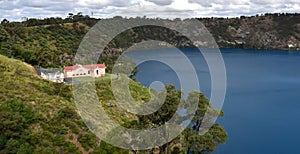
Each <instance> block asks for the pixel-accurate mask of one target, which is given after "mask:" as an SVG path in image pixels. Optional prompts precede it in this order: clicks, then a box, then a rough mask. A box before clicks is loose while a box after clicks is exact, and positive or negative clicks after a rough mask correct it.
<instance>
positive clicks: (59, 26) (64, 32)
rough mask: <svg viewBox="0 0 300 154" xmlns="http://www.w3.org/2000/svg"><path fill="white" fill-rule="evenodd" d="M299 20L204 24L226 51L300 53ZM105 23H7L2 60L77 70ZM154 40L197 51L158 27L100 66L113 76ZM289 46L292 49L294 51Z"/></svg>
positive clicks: (113, 49) (127, 34)
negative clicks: (135, 50)
mask: <svg viewBox="0 0 300 154" xmlns="http://www.w3.org/2000/svg"><path fill="white" fill-rule="evenodd" d="M115 18H119V19H122V17H115ZM299 19H300V15H299V14H297V13H295V14H291V13H282V14H278V13H274V14H265V15H260V16H259V15H257V16H252V17H245V16H241V17H240V18H198V20H199V21H201V22H202V23H203V24H204V25H205V26H206V27H207V29H208V30H209V31H210V32H211V33H212V35H213V36H214V38H215V40H216V42H217V43H218V45H219V46H220V47H238V48H254V49H297V48H299V22H298V21H299ZM99 20H100V19H94V18H90V17H89V16H85V15H82V13H80V12H79V13H77V14H72V13H70V14H69V16H68V18H66V19H62V18H46V19H27V20H26V21H23V22H9V21H8V20H6V19H4V20H3V21H2V22H1V25H0V54H2V55H6V56H8V57H11V58H15V59H20V60H22V61H24V62H27V63H29V64H31V65H33V66H35V67H56V68H57V67H63V66H66V65H71V64H73V60H74V56H75V54H76V51H77V49H78V47H79V44H80V42H81V40H82V39H83V37H84V36H85V34H86V33H87V32H88V30H89V29H90V28H91V27H92V26H93V25H95V24H96V23H97V22H98V21H99ZM124 20H125V19H124ZM145 20H162V19H145ZM153 39H154V40H162V41H166V42H168V43H170V44H173V45H175V46H177V47H186V46H189V47H190V46H192V42H189V41H188V39H187V38H185V37H183V36H181V35H180V34H178V33H177V32H174V31H171V30H169V29H164V28H161V27H156V26H144V27H136V28H133V29H129V30H127V31H124V32H123V33H121V34H120V35H118V36H117V37H116V38H114V39H113V40H112V41H111V42H110V43H109V45H108V46H107V48H106V50H105V52H104V53H103V54H102V55H101V58H100V60H99V62H100V63H105V64H107V66H108V72H111V70H112V67H113V64H114V62H115V61H116V59H117V58H118V57H119V55H120V54H121V53H122V52H123V51H124V50H125V49H127V48H128V47H130V46H131V45H133V44H134V43H139V42H141V41H143V40H153ZM289 45H292V47H288V46H289ZM135 71H136V70H135Z"/></svg>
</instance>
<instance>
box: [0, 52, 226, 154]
mask: <svg viewBox="0 0 300 154" xmlns="http://www.w3.org/2000/svg"><path fill="white" fill-rule="evenodd" d="M0 76H1V78H0V120H1V123H0V131H1V135H0V153H70V154H71V153H72V154H74V153H75V154H76V153H78V154H79V153H124V154H125V153H132V152H133V151H128V150H124V149H119V148H116V147H113V146H111V145H109V144H107V143H105V142H103V141H100V139H98V138H97V137H96V136H95V135H93V134H92V133H91V132H90V131H89V129H88V128H87V127H86V125H85V124H84V122H83V121H82V119H81V117H80V116H79V115H78V111H77V109H76V107H75V104H74V102H73V97H72V87H71V85H65V84H60V83H53V82H50V81H47V80H43V79H41V78H40V77H38V76H37V75H36V74H35V72H34V69H33V67H32V66H30V65H28V64H26V63H24V62H21V61H19V60H14V59H10V58H7V57H5V56H2V55H0ZM129 86H130V92H131V94H132V96H133V97H134V99H136V100H137V101H139V102H143V101H148V100H149V99H150V95H149V92H148V89H147V88H145V87H142V86H141V85H140V84H139V83H136V82H134V81H130V82H129ZM96 87H97V94H98V96H99V99H100V100H101V103H102V105H103V107H104V108H105V110H106V112H107V113H108V114H110V115H112V117H113V118H114V119H115V120H116V121H118V122H119V123H120V124H122V125H123V126H126V127H130V128H133V127H143V128H148V127H149V126H151V125H152V126H153V125H156V126H157V125H160V124H162V123H163V122H165V121H166V120H167V119H169V118H170V116H171V115H172V114H174V111H175V109H176V108H177V103H178V102H179V101H181V100H180V97H179V95H180V94H181V91H178V90H176V89H175V87H174V86H171V85H170V86H167V89H168V95H167V100H166V102H165V105H164V106H163V107H162V108H161V109H160V110H159V111H157V112H155V113H153V114H151V115H148V116H146V117H144V116H136V115H134V114H132V113H129V112H128V111H124V110H122V109H121V108H119V107H118V106H116V105H113V106H110V105H107V103H112V104H113V103H114V101H115V99H114V96H113V94H112V91H111V89H110V81H109V80H96ZM195 94H196V95H193V96H195V97H200V98H201V99H200V100H201V101H199V106H200V107H201V106H202V108H201V109H202V110H198V111H197V115H199V117H201V116H203V111H206V110H207V108H208V107H209V106H210V105H209V102H208V100H207V99H205V97H204V95H203V94H201V93H195ZM187 101H188V100H187ZM203 107H204V108H203ZM175 114H176V113H175ZM199 117H198V118H196V119H194V120H195V122H196V121H197V120H198V121H199V120H201V119H199ZM198 124H200V122H198ZM196 126H197V125H196ZM195 130H196V129H195V128H193V127H190V128H188V129H187V130H186V131H185V132H184V133H183V134H181V135H180V136H179V137H178V138H176V139H174V141H172V142H170V143H168V144H166V145H164V146H163V147H161V148H160V149H153V150H147V151H139V153H151V152H159V153H167V151H173V152H174V151H175V152H176V151H183V152H184V153H185V152H186V151H188V150H191V147H193V148H194V147H197V149H193V150H197V151H201V152H208V151H213V150H214V149H215V148H216V146H217V145H218V144H219V143H224V142H225V141H226V139H227V134H226V132H225V130H224V128H223V127H221V126H219V125H217V124H215V125H214V126H213V127H212V128H211V129H210V130H209V132H208V133H206V134H205V135H203V136H199V135H197V134H196V133H195V132H197V131H195ZM193 132H194V133H193ZM193 134H194V135H193ZM197 143H201V144H199V145H197ZM204 143H205V144H204Z"/></svg>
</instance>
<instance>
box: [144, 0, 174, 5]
mask: <svg viewBox="0 0 300 154" xmlns="http://www.w3.org/2000/svg"><path fill="white" fill-rule="evenodd" d="M147 1H149V2H153V3H155V4H157V5H170V4H172V2H173V0H147Z"/></svg>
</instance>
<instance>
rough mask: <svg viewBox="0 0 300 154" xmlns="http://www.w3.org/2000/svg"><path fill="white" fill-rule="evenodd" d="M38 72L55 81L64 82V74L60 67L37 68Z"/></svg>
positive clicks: (43, 76)
mask: <svg viewBox="0 0 300 154" xmlns="http://www.w3.org/2000/svg"><path fill="white" fill-rule="evenodd" d="M36 71H37V74H38V75H39V76H41V77H42V78H44V79H47V80H51V81H53V82H59V83H61V82H64V74H63V73H62V72H61V71H59V70H58V69H44V68H39V69H36Z"/></svg>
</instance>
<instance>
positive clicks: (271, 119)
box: [127, 49, 300, 154]
mask: <svg viewBox="0 0 300 154" xmlns="http://www.w3.org/2000/svg"><path fill="white" fill-rule="evenodd" d="M173 50H175V49H160V50H156V51H151V52H150V51H136V52H129V53H127V55H128V56H129V57H131V58H132V59H133V60H135V59H139V60H141V59H147V58H151V57H152V58H155V57H161V58H163V59H168V60H172V61H174V62H177V63H178V64H180V63H181V60H182V57H181V56H178V55H174V54H173ZM182 50H183V52H184V53H185V55H186V56H187V57H188V58H189V59H190V60H191V61H192V63H193V65H194V66H195V69H196V72H197V75H198V78H199V82H200V88H201V89H200V90H201V91H202V92H204V93H205V95H206V96H207V97H210V92H211V88H210V86H211V81H210V73H209V69H208V67H207V64H206V62H205V60H204V59H203V57H202V55H201V54H200V53H199V52H198V51H197V50H196V49H182ZM221 52H222V56H223V59H224V62H225V66H226V73H227V93H226V97H225V102H224V105H223V111H224V112H225V116H224V117H222V118H219V119H218V120H217V122H218V123H220V124H221V125H223V126H224V127H225V129H226V131H227V132H228V135H229V139H228V141H227V142H226V144H222V145H219V146H218V149H217V150H216V151H215V152H214V153H222V154H223V153H226V154H227V153H230V154H235V153H300V148H299V146H300V51H271V50H244V49H221ZM138 69H139V72H138V73H137V75H136V78H137V81H138V82H141V83H142V84H143V85H145V86H150V85H151V83H152V82H154V81H161V82H163V83H165V84H168V83H170V84H175V85H176V86H177V87H178V88H180V83H179V81H180V80H179V78H178V77H177V75H176V72H175V71H174V70H172V69H171V68H170V67H169V66H168V65H166V64H163V63H161V62H155V61H148V62H144V63H141V64H140V65H138ZM179 71H182V72H184V73H187V74H190V72H189V71H191V70H190V69H188V68H186V69H181V70H179Z"/></svg>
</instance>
